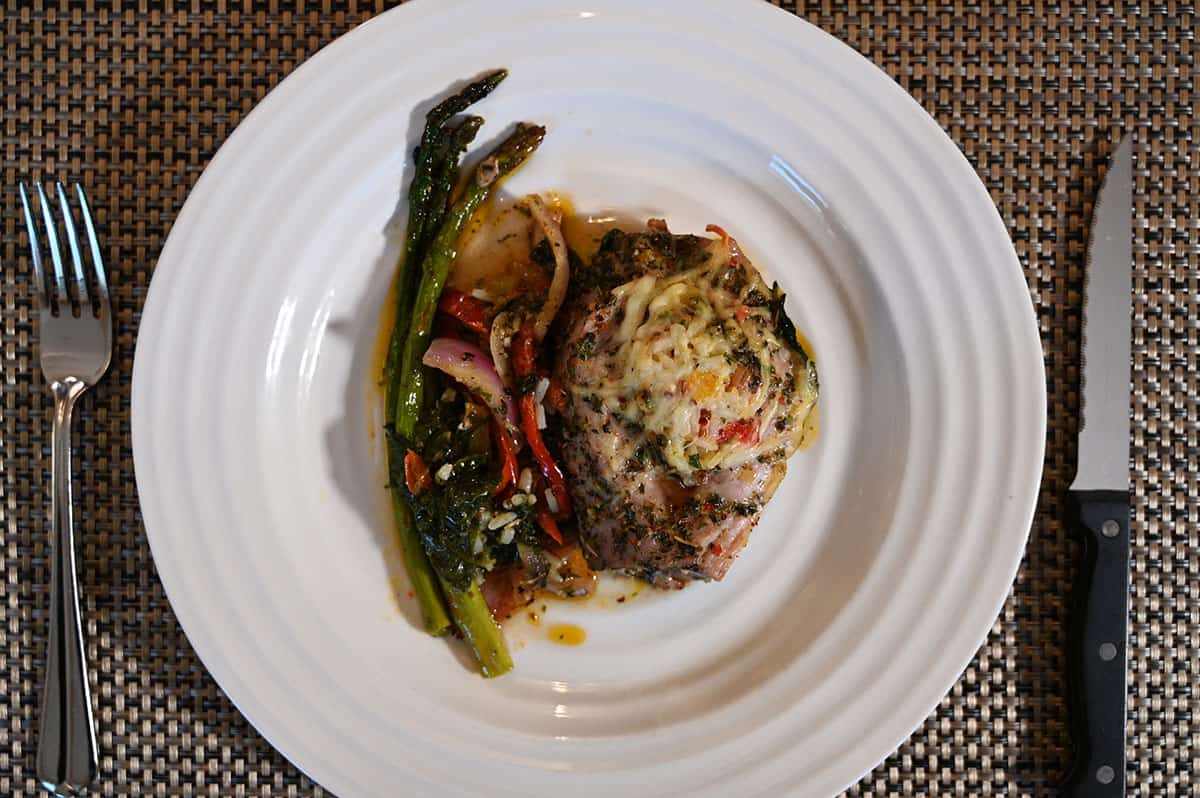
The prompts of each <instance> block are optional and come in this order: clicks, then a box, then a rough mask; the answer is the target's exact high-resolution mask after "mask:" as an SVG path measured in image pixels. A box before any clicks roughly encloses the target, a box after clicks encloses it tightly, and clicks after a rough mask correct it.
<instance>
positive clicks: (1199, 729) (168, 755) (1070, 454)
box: [0, 0, 1200, 798]
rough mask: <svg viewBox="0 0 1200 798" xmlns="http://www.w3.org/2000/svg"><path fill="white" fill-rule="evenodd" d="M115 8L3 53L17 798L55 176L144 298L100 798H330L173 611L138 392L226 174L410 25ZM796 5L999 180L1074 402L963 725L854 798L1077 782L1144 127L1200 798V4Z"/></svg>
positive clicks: (96, 399) (1162, 600)
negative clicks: (226, 157)
mask: <svg viewBox="0 0 1200 798" xmlns="http://www.w3.org/2000/svg"><path fill="white" fill-rule="evenodd" d="M101 5H102V4H101V3H100V2H98V1H97V2H93V0H88V1H87V2H86V3H85V2H78V3H76V2H67V0H62V1H61V2H58V3H51V2H47V1H45V0H31V1H28V2H20V1H19V0H5V5H4V7H3V22H2V26H3V27H0V36H2V39H0V49H2V50H3V72H2V76H0V80H2V81H3V83H2V85H3V100H2V103H3V108H2V111H3V117H4V119H3V133H2V136H3V139H2V145H0V147H2V150H3V152H2V157H3V167H2V171H0V196H2V197H3V208H4V215H3V225H4V227H3V239H2V247H0V252H2V255H3V260H2V263H0V266H2V284H0V298H2V303H3V307H2V312H3V352H2V356H0V369H2V371H0V376H2V384H0V397H2V406H0V422H2V423H0V436H2V437H0V445H2V447H3V453H2V463H0V468H2V469H3V472H2V474H0V535H2V541H3V543H2V546H0V575H2V579H0V612H2V613H3V623H2V624H0V795H5V796H34V795H37V794H38V790H37V788H36V783H35V780H34V777H33V749H34V744H35V739H36V738H35V733H36V714H37V697H38V691H39V689H40V669H41V662H42V657H43V649H44V642H43V641H44V637H45V631H46V616H47V605H48V594H47V589H46V585H47V583H48V581H49V571H48V563H47V534H46V502H47V495H46V487H47V485H48V482H49V463H50V455H49V450H48V448H47V441H48V435H49V422H48V417H47V411H48V401H47V398H46V395H45V393H44V390H43V385H42V383H41V378H40V375H39V374H38V373H37V369H36V365H37V364H36V362H35V360H34V359H33V347H32V337H33V334H34V330H33V325H32V315H33V314H32V311H31V305H30V299H29V291H28V288H27V280H26V273H27V269H28V261H27V249H26V242H25V238H24V234H23V232H22V231H21V225H20V221H19V214H18V212H17V205H16V184H17V182H18V180H22V179H26V180H28V179H35V180H36V179H39V178H43V177H47V178H51V179H53V178H60V179H68V178H70V179H79V180H81V181H82V182H83V183H84V184H85V185H86V186H87V189H88V192H89V195H90V198H91V200H92V207H93V208H94V209H96V211H97V215H98V220H97V221H98V222H99V225H98V226H99V228H100V232H101V237H102V240H103V242H104V245H105V247H106V251H107V260H108V263H109V264H110V269H111V272H112V276H111V283H112V285H113V286H114V288H115V296H114V306H115V307H114V309H115V315H116V331H117V338H116V351H115V353H114V366H113V369H112V371H111V372H110V375H109V377H108V379H107V380H106V381H105V382H104V383H103V384H102V385H101V386H100V387H99V388H97V389H96V390H94V391H92V392H90V393H89V394H87V395H86V396H85V398H84V400H83V403H82V408H81V412H80V413H79V416H78V418H79V420H80V422H81V423H79V424H78V426H79V433H78V452H79V459H80V461H81V462H82V464H83V465H82V468H83V478H82V479H81V480H80V482H79V489H78V504H79V511H78V516H79V517H78V522H79V527H80V556H81V569H82V581H83V596H84V603H85V607H84V614H85V616H86V635H87V640H88V655H89V658H90V662H91V666H92V671H91V678H92V684H93V689H94V693H95V700H96V703H97V705H98V715H97V721H98V726H99V742H100V748H101V752H102V760H101V775H100V780H99V783H98V786H97V788H96V793H98V794H101V795H121V796H125V795H131V796H141V795H155V796H177V795H178V796H190V795H204V796H217V795H221V796H225V795H231V796H249V795H256V796H284V795H286V796H301V795H303V796H308V795H314V796H319V795H327V794H328V793H327V792H324V791H322V790H321V789H320V788H319V787H317V786H316V785H314V784H312V782H310V781H309V780H307V779H306V778H304V777H303V776H302V775H300V774H299V773H298V772H297V771H296V769H295V768H294V767H292V766H291V765H290V764H289V763H288V762H287V761H286V760H285V759H284V758H283V757H282V756H280V755H279V754H278V753H277V752H275V751H274V750H273V749H272V748H271V747H270V746H269V745H268V744H267V743H266V742H265V741H264V740H263V739H262V738H261V737H260V736H259V735H258V734H257V733H256V732H255V731H254V729H253V728H251V727H250V726H249V724H248V723H247V722H246V720H245V719H244V718H243V717H242V716H241V715H240V714H239V713H238V712H237V710H236V709H234V707H233V706H232V705H231V704H230V702H229V701H228V700H227V699H226V698H225V696H224V694H223V693H222V692H221V691H220V690H219V689H218V688H217V686H216V684H215V683H214V682H213V681H212V679H211V678H210V677H209V676H208V674H207V673H206V671H205V670H204V668H203V667H202V666H201V665H200V663H199V661H198V660H197V658H196V656H195V654H194V653H193V652H192V650H191V648H190V647H189V645H188V642H187V640H186V638H185V637H184V636H183V633H182V631H181V630H180V628H179V626H178V624H177V622H176V620H175V617H174V615H173V614H172V612H171V609H170V607H169V605H168V604H167V600H166V597H165V595H164V594H163V590H162V587H161V585H160V584H159V581H158V578H157V576H156V575H155V571H154V564H153V562H152V561H151V558H150V551H149V548H148V547H147V544H146V539H145V535H144V532H143V530H142V527H141V518H140V514H139V511H138V502H137V495H136V491H135V487H134V480H133V465H132V459H131V452H130V438H129V389H130V372H131V362H132V358H133V346H134V336H135V333H136V330H137V324H138V318H139V314H140V309H141V305H142V302H143V300H144V298H145V295H146V288H147V285H148V283H149V280H150V275H151V272H152V271H153V268H154V263H155V258H156V257H157V255H158V252H159V250H160V248H161V246H162V243H163V239H164V236H165V235H166V232H167V230H168V228H169V227H170V225H171V222H172V220H173V219H174V218H175V215H176V214H177V213H178V211H179V209H180V207H181V206H182V205H183V201H184V199H185V198H186V196H187V194H188V191H189V190H190V188H191V187H192V185H193V184H194V183H195V181H196V178H197V177H198V176H199V174H200V172H201V170H202V169H203V167H204V165H205V163H206V162H207V160H208V159H209V158H210V157H211V156H212V155H213V153H214V152H215V151H216V150H217V147H218V146H220V144H221V142H222V141H224V139H225V138H226V136H227V135H228V134H229V132H230V131H231V130H232V129H233V127H234V126H235V125H236V124H237V122H238V121H239V120H240V119H241V118H242V116H243V115H244V114H245V113H246V112H247V111H249V110H250V109H251V107H252V106H253V105H254V104H255V102H256V101H257V100H259V99H260V98H261V97H262V96H263V95H264V94H265V93H266V92H267V91H269V90H270V89H271V88H272V87H273V86H274V85H275V84H276V83H278V82H279V80H280V79H281V78H283V77H284V76H285V75H287V74H288V72H289V71H291V70H292V69H293V68H294V67H295V66H296V65H297V64H299V63H300V62H301V61H303V60H304V59H305V58H306V57H307V56H309V55H311V54H312V53H313V52H315V51H316V50H317V49H318V48H319V47H321V46H322V45H323V44H325V43H327V42H329V41H330V40H331V39H333V38H335V37H336V36H338V35H339V34H341V33H343V32H344V31H346V30H347V29H349V28H351V27H353V26H354V25H356V24H358V23H359V22H362V21H363V20H365V19H367V18H369V17H370V16H372V15H374V14H375V13H378V11H381V10H383V9H382V8H376V4H375V3H370V2H354V0H349V1H348V2H335V1H334V0H323V2H310V3H306V2H303V0H296V1H295V2H289V3H286V4H285V3H281V2H276V0H271V1H270V2H266V3H260V4H256V3H252V2H243V3H237V2H233V0H229V1H228V2H225V1H224V0H222V1H220V2H212V3H209V2H192V3H190V4H188V3H180V4H179V6H178V7H177V8H167V9H164V8H163V5H164V4H163V3H161V2H142V3H139V4H138V5H139V6H141V8H140V9H139V10H137V11H134V10H118V9H120V8H121V6H122V5H128V4H121V3H119V2H116V0H113V2H110V3H105V4H103V6H104V7H101ZM166 5H168V6H170V4H169V3H168V4H166ZM379 5H380V6H382V5H385V4H379ZM784 5H785V7H788V8H789V9H791V10H795V11H796V12H797V13H799V14H800V15H801V16H803V17H805V18H806V19H808V20H810V21H811V22H813V23H815V24H817V25H819V26H821V27H822V28H824V29H825V30H827V31H829V32H830V33H832V34H834V35H835V36H837V37H839V38H840V39H842V40H843V41H845V42H847V43H849V44H850V45H852V46H854V47H855V48H857V49H858V50H859V51H860V52H862V53H863V54H865V55H866V56H867V57H868V58H870V59H871V60H873V61H874V62H875V63H876V64H878V65H879V66H881V67H882V68H883V69H885V70H886V71H887V72H888V73H889V74H890V75H892V76H893V77H894V78H895V79H896V80H897V81H899V83H900V84H901V85H903V86H904V87H905V88H906V89H908V90H909V91H910V92H912V94H913V95H914V96H915V97H916V98H917V100H918V101H919V102H920V103H921V104H922V105H923V106H924V107H925V108H926V109H928V110H929V112H930V113H932V114H933V115H934V116H935V117H936V118H937V119H938V121H939V122H940V123H941V124H942V125H943V126H944V127H945V128H946V130H948V131H949V133H950V135H951V137H952V138H953V139H954V141H955V142H956V143H957V144H958V145H959V147H961V148H962V149H963V151H964V152H966V154H967V157H968V158H969V159H970V160H971V162H972V163H973V164H974V165H975V167H976V169H977V170H978V172H979V175H980V177H981V178H982V179H983V181H984V182H985V183H986V184H987V186H988V188H989V189H990V190H991V192H992V196H993V198H994V200H995V202H996V204H997V205H998V206H999V208H1000V212H1001V214H1002V216H1003V218H1004V220H1005V221H1006V222H1007V224H1008V226H1009V229H1010V231H1011V232H1012V236H1013V238H1014V240H1015V241H1016V245H1017V251H1018V253H1019V254H1020V257H1021V262H1022V264H1023V266H1024V268H1025V273H1026V277H1027V279H1028V281H1029V289H1030V293H1031V295H1032V297H1033V301H1034V302H1035V304H1036V307H1037V316H1038V322H1039V325H1040V328H1041V333H1042V340H1043V346H1044V350H1045V355H1046V373H1047V387H1048V390H1049V440H1048V448H1047V451H1046V463H1045V478H1044V481H1043V490H1042V500H1041V503H1040V505H1039V511H1038V515H1037V519H1036V522H1035V524H1034V528H1033V533H1032V538H1031V540H1030V545H1029V549H1028V553H1027V555H1026V558H1025V562H1024V564H1023V566H1022V568H1021V572H1020V575H1019V577H1018V579H1017V582H1016V585H1015V587H1014V589H1013V593H1012V596H1011V597H1010V599H1009V601H1008V603H1007V604H1006V605H1005V607H1004V611H1003V614H1002V615H1001V617H1000V619H999V620H998V621H997V623H996V625H995V627H994V629H993V632H992V635H991V637H990V638H989V640H988V642H987V644H986V645H985V646H984V647H983V648H982V649H981V650H980V652H979V654H978V655H977V657H976V658H975V659H974V660H973V661H972V663H971V665H970V667H969V668H968V669H967V671H966V672H965V673H964V674H963V676H962V678H961V679H960V680H959V682H958V684H957V685H956V686H955V687H954V690H953V691H952V693H951V694H950V695H949V696H947V697H946V698H945V699H944V700H943V701H942V703H941V705H940V706H939V707H938V709H937V711H936V712H935V714H934V715H933V716H931V717H930V718H929V719H928V720H927V721H926V722H925V724H924V725H923V726H922V727H921V728H920V729H919V730H917V731H916V733H915V734H914V735H913V736H912V738H911V739H910V740H909V741H908V742H906V743H905V744H904V745H902V746H901V747H900V749H899V750H898V751H897V752H896V753H895V754H894V755H893V756H892V757H891V758H890V759H888V761H887V762H886V763H884V764H883V765H880V766H879V767H878V768H877V769H876V770H875V771H874V772H873V773H872V774H870V776H868V777H867V778H866V779H864V780H863V781H862V782H861V783H860V784H859V785H857V786H855V787H854V788H852V789H851V790H850V792H849V794H850V795H855V796H899V795H956V796H958V795H1012V796H1016V795H1048V794H1050V791H1049V784H1050V783H1051V780H1052V779H1053V778H1054V776H1055V775H1057V774H1058V772H1059V771H1060V770H1061V769H1062V768H1063V766H1064V764H1065V761H1066V746H1067V737H1066V728H1065V709H1064V706H1063V703H1062V700H1061V698H1060V696H1061V694H1062V681H1061V676H1060V673H1061V670H1062V660H1063V649H1062V640H1063V632H1064V620H1065V602H1064V596H1066V595H1067V591H1068V588H1069V584H1070V579H1071V575H1072V571H1073V564H1074V558H1075V550H1074V547H1073V546H1074V544H1073V543H1071V542H1070V540H1069V538H1068V536H1067V534H1066V533H1065V531H1064V529H1063V528H1062V526H1061V525H1060V523H1059V521H1058V518H1059V513H1060V509H1061V508H1060V497H1061V496H1062V494H1063V492H1064V490H1065V488H1066V486H1067V484H1068V482H1069V480H1070V477H1071V474H1072V470H1073V463H1074V460H1075V433H1076V424H1077V420H1076V417H1077V411H1078V406H1079V395H1078V381H1079V369H1078V360H1079V345H1078V339H1079V322H1080V289H1081V279H1082V265H1083V256H1084V247H1085V244H1086V239H1087V223H1088V219H1089V216H1090V213H1091V203H1092V199H1093V197H1094V195H1095V192H1096V189H1097V186H1098V184H1099V182H1098V181H1099V178H1100V176H1101V173H1102V171H1103V168H1104V163H1105V159H1106V156H1107V155H1108V153H1109V152H1110V151H1111V150H1112V149H1113V148H1114V146H1115V141H1116V140H1117V139H1119V137H1120V135H1121V132H1122V129H1133V130H1135V133H1136V142H1137V154H1136V159H1135V174H1136V187H1135V210H1134V219H1135V227H1136V233H1135V246H1134V252H1135V257H1136V267H1137V268H1136V272H1135V278H1134V279H1135V294H1136V296H1135V315H1136V321H1135V332H1134V335H1135V340H1134V349H1133V352H1134V369H1133V385H1134V400H1133V418H1134V422H1133V432H1134V441H1133V463H1132V467H1133V485H1134V491H1135V498H1134V520H1133V535H1134V539H1135V545H1134V554H1133V573H1132V582H1133V595H1132V603H1131V611H1132V618H1131V622H1132V627H1131V638H1130V643H1131V649H1132V651H1131V658H1130V665H1129V710H1130V714H1129V732H1130V734H1129V757H1130V760H1129V774H1128V777H1129V794H1130V795H1143V796H1150V795H1154V796H1160V795H1163V796H1186V795H1192V794H1195V793H1196V792H1197V791H1198V790H1200V718H1197V713H1198V711H1200V655H1198V653H1197V652H1198V651H1200V550H1198V549H1197V546H1198V545H1200V540H1198V532H1197V529H1198V528H1200V518H1198V516H1200V478H1198V475H1197V470H1198V464H1197V457H1198V455H1197V452H1198V450H1200V447H1198V441H1197V438H1198V433H1200V422H1198V420H1197V398H1196V397H1197V395H1198V394H1200V384H1198V378H1197V360H1198V357H1197V352H1198V351H1200V342H1198V340H1197V338H1198V334H1200V332H1198V331H1200V308H1198V307H1197V294H1198V293H1200V285H1198V282H1200V271H1198V263H1197V261H1198V259H1200V221H1198V220H1200V170H1198V158H1197V156H1198V155H1200V135H1198V133H1200V129H1198V128H1200V125H1198V123H1197V119H1196V105H1197V98H1196V95H1195V86H1194V83H1193V78H1192V69H1193V67H1194V66H1195V57H1196V42H1195V35H1196V30H1197V26H1198V25H1200V22H1198V21H1197V18H1196V16H1195V12H1194V8H1193V5H1192V4H1190V3H1183V2H1159V3H1142V4H1140V5H1139V4H1135V3H1127V4H1125V5H1117V6H1114V5H1113V4H1112V3H1103V4H1100V5H1099V6H1097V5H1095V4H1087V6H1086V7H1085V8H1078V9H1076V8H1073V7H1072V6H1074V5H1075V4H1067V3H1057V2H1042V1H1041V0H1009V2H997V3H986V2H964V1H963V0H954V2H947V3H938V4H929V5H928V6H925V5H921V4H917V3H910V2H884V3H877V4H869V3H846V4H841V3H831V2H812V3H804V2H801V3H797V4H794V5H793V4H789V3H785V4H784ZM797 6H798V7H797ZM398 789H400V788H398ZM343 798H349V797H348V796H344V797H343Z"/></svg>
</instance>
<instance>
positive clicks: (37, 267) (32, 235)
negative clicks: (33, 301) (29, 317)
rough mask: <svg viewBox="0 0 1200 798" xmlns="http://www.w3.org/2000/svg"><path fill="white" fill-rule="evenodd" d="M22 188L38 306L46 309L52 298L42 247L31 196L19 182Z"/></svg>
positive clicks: (22, 202) (22, 200)
mask: <svg viewBox="0 0 1200 798" xmlns="http://www.w3.org/2000/svg"><path fill="white" fill-rule="evenodd" d="M18 188H19V189H20V190H21V207H22V208H24V209H25V229H26V230H27V231H28V233H29V250H30V255H31V256H32V259H33V277H34V279H35V280H37V299H38V308H39V309H40V310H46V309H47V308H49V306H50V300H49V299H48V298H47V296H46V275H45V273H44V272H43V271H42V248H41V245H40V244H39V242H38V234H37V223H36V222H34V220H33V212H32V211H30V210H29V196H28V195H27V194H26V193H25V184H24V183H20V184H18Z"/></svg>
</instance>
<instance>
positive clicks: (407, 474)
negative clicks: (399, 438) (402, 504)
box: [404, 449, 433, 496]
mask: <svg viewBox="0 0 1200 798" xmlns="http://www.w3.org/2000/svg"><path fill="white" fill-rule="evenodd" d="M404 484H405V485H406V486H407V487H408V492H409V493H411V494H412V495H414V496H420V495H421V494H422V493H424V492H425V491H426V490H428V489H429V486H430V485H432V484H433V480H432V479H431V478H430V476H429V468H428V467H427V466H426V465H425V461H424V460H422V459H421V455H419V454H417V453H416V452H414V451H413V450H412V449H409V450H408V451H407V452H405V453H404Z"/></svg>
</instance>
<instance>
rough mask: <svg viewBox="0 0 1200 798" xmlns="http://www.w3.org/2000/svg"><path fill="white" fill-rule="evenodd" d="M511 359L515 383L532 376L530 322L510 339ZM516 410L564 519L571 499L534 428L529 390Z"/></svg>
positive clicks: (534, 404)
mask: <svg viewBox="0 0 1200 798" xmlns="http://www.w3.org/2000/svg"><path fill="white" fill-rule="evenodd" d="M512 360H513V371H515V372H516V375H517V382H518V384H520V383H524V382H526V381H527V380H528V379H529V378H531V377H535V376H536V372H535V371H534V368H535V366H536V363H535V355H534V351H533V322H530V321H526V322H525V323H524V324H523V325H521V329H520V330H519V331H518V332H517V335H516V338H515V339H514V340H513V352H512ZM518 407H519V409H520V411H521V431H522V432H524V433H525V440H526V442H528V443H529V449H530V450H531V451H532V452H533V457H534V459H536V460H537V461H538V465H539V466H541V468H542V475H543V476H545V477H546V481H547V482H549V483H550V490H552V491H554V500H555V501H556V502H557V503H558V512H557V513H555V516H556V517H558V518H560V519H561V518H566V517H567V516H569V515H570V514H571V496H570V494H568V493H567V481H566V479H565V478H564V477H563V473H562V470H561V469H559V467H558V463H556V462H554V457H553V456H551V454H550V450H549V449H547V448H546V442H545V441H543V440H542V431H541V430H540V429H538V425H537V399H536V397H534V395H533V391H531V390H528V391H525V392H524V393H522V394H521V400H520V402H519V404H518Z"/></svg>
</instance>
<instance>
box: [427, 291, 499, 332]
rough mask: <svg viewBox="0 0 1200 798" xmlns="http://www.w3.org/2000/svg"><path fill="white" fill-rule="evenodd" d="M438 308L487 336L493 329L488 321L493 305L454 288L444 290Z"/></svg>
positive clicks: (470, 328)
mask: <svg viewBox="0 0 1200 798" xmlns="http://www.w3.org/2000/svg"><path fill="white" fill-rule="evenodd" d="M438 310H440V311H442V312H443V313H445V314H446V315H447V316H450V317H452V318H454V319H457V320H458V321H459V322H461V323H462V325H463V326H464V327H466V328H467V329H469V330H473V331H474V332H477V333H479V334H480V335H482V336H487V335H488V333H489V330H490V329H491V325H490V323H489V322H488V316H489V315H490V314H491V307H490V306H489V305H488V304H487V303H486V302H483V301H481V300H478V299H476V298H475V297H473V296H471V295H470V294H465V293H463V292H462V291H459V290H456V289H454V288H447V289H446V290H445V291H443V292H442V298H441V301H439V302H438Z"/></svg>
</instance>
